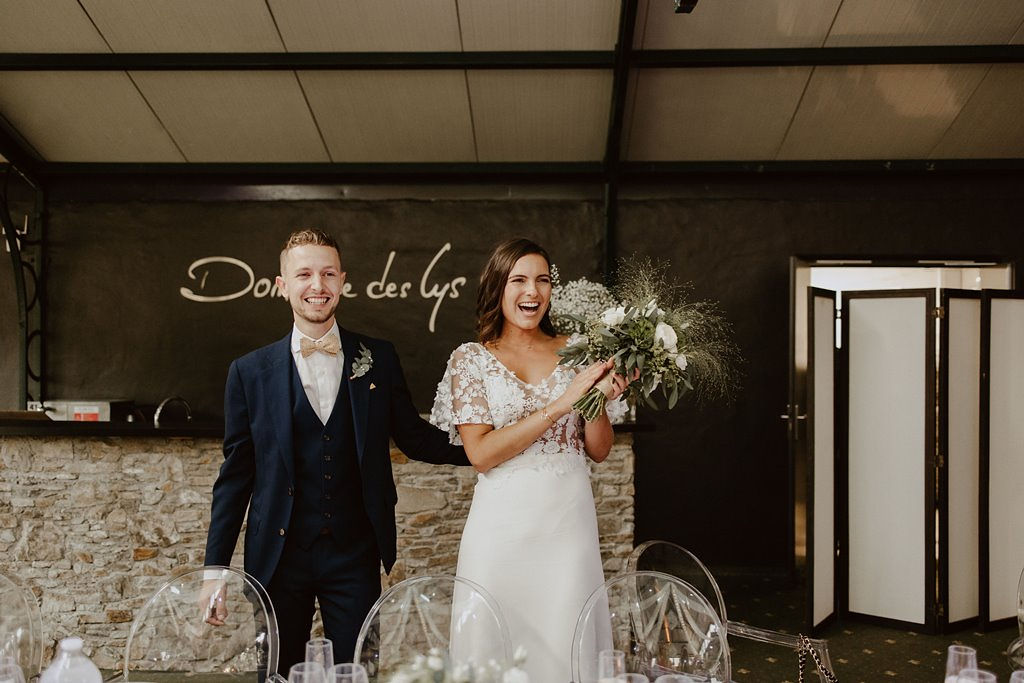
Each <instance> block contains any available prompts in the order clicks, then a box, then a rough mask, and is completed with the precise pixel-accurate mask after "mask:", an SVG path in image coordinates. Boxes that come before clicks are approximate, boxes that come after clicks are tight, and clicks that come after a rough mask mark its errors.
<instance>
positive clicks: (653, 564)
mask: <svg viewBox="0 0 1024 683" xmlns="http://www.w3.org/2000/svg"><path fill="white" fill-rule="evenodd" d="M626 566H627V568H630V569H634V568H635V569H648V570H652V571H660V572H665V573H666V574H671V575H672V576H678V577H679V578H682V579H684V580H686V581H687V582H690V583H693V585H694V586H696V587H698V589H701V590H702V592H704V591H705V590H706V591H707V592H706V593H705V595H709V594H713V595H714V596H715V598H716V599H717V601H718V605H719V616H720V617H721V619H722V621H723V622H724V623H725V624H726V630H727V632H728V635H729V637H730V638H732V645H733V649H736V647H737V646H738V643H737V642H736V641H737V639H739V638H744V639H747V640H752V641H757V642H760V643H765V644H769V645H775V646H780V647H784V648H787V649H789V650H793V651H794V652H797V651H799V650H800V649H801V648H802V647H803V644H802V643H801V641H800V637H799V636H795V635H791V634H789V633H782V632H781V631H774V630H771V629H766V628H761V627H759V626H752V625H750V624H744V623H742V622H739V621H732V620H728V619H727V617H726V610H725V599H724V598H723V596H722V592H721V590H720V589H719V587H718V582H717V581H716V580H715V577H714V576H713V575H712V574H711V571H710V570H709V569H708V568H707V566H706V565H705V564H704V563H703V562H701V561H700V560H699V559H698V558H697V556H696V555H694V554H693V553H691V552H690V551H689V550H687V549H686V548H683V547H682V546H679V545H676V544H675V543H670V542H668V541H657V540H654V541H647V542H645V543H642V544H640V545H638V546H637V547H636V548H635V549H634V550H633V552H632V553H631V554H630V556H629V558H628V559H627V560H626ZM808 644H809V645H810V647H811V649H812V650H813V651H814V654H815V655H816V656H817V658H818V660H819V661H820V662H821V663H822V665H824V666H825V667H827V668H828V669H829V670H831V669H832V661H831V658H830V657H829V653H828V641H827V640H821V639H818V638H809V639H808ZM819 675H822V676H823V674H820V672H819Z"/></svg>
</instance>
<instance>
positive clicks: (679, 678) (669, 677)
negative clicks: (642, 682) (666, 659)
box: [654, 674, 694, 683]
mask: <svg viewBox="0 0 1024 683" xmlns="http://www.w3.org/2000/svg"><path fill="white" fill-rule="evenodd" d="M654 683H694V680H693V679H692V678H690V677H689V676H684V675H683V674H662V675H661V676H658V677H657V678H655V679H654Z"/></svg>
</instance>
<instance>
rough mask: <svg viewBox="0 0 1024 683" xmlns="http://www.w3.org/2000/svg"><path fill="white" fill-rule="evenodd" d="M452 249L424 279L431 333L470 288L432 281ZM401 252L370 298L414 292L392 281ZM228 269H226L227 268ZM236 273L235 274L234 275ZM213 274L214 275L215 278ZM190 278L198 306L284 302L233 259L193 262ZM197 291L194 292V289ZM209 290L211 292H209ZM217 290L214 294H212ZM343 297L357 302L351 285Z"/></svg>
mask: <svg viewBox="0 0 1024 683" xmlns="http://www.w3.org/2000/svg"><path fill="white" fill-rule="evenodd" d="M451 249H452V245H451V243H450V242H446V243H445V244H444V246H442V247H441V248H440V249H439V250H438V251H437V253H436V254H434V257H433V258H432V259H431V260H430V264H429V265H428V266H427V268H426V269H425V270H424V271H423V275H422V277H421V278H420V287H419V294H420V296H421V297H423V298H424V299H428V300H430V299H433V300H434V305H433V307H432V308H431V311H430V319H429V321H428V322H427V329H429V330H430V331H431V332H434V331H435V324H436V322H437V314H438V310H439V309H440V307H441V303H442V302H443V301H445V300H446V299H457V298H459V288H460V287H462V286H463V285H465V284H466V278H465V277H462V276H458V277H455V278H452V279H451V280H449V281H448V282H435V281H433V280H432V279H431V275H432V274H433V271H434V268H435V267H436V266H437V264H438V262H439V261H440V260H441V258H442V257H443V256H444V255H445V254H446V253H448V252H449V251H451ZM397 258H398V252H396V251H392V252H390V253H389V254H388V258H387V262H386V263H385V264H384V270H383V272H382V274H381V276H380V278H379V279H376V280H373V281H371V282H370V283H369V284H367V285H366V288H365V290H364V291H365V293H366V296H367V298H369V299H373V300H380V299H383V300H385V301H386V300H391V299H406V298H408V297H409V292H410V291H411V290H412V287H413V283H412V281H408V280H405V281H403V280H400V279H392V269H393V268H394V267H395V262H396V259H397ZM225 267H226V268H225ZM232 271H234V272H233V273H232ZM211 273H212V274H211ZM186 275H187V276H188V279H189V280H192V281H193V285H192V287H181V288H179V290H178V291H179V293H180V294H181V296H182V297H184V298H186V299H188V300H189V301H195V302H198V303H222V302H225V301H233V300H235V299H239V298H241V297H244V296H247V295H250V294H251V296H252V297H253V298H255V299H274V298H278V297H280V298H283V297H284V295H283V294H282V293H281V291H280V290H279V289H278V288H277V285H276V284H275V283H274V281H273V280H272V279H271V278H268V277H260V278H257V277H256V273H255V272H254V271H253V269H252V267H251V266H250V265H249V264H248V263H246V262H245V261H242V260H241V259H237V258H234V257H232V256H206V257H204V258H201V259H197V260H195V261H193V262H192V263H191V264H190V265H189V267H188V269H187V271H186ZM239 281H240V282H241V283H242V285H241V286H240V287H234V288H233V289H230V290H229V291H223V290H221V291H217V290H216V288H217V287H225V288H226V285H225V284H224V283H225V282H229V283H230V282H239ZM193 287H194V289H193ZM208 288H209V289H208ZM210 290H213V291H210ZM341 295H342V296H343V297H345V298H346V299H355V298H357V297H358V296H359V295H358V294H357V292H356V290H355V288H354V286H353V285H352V283H351V282H349V281H346V282H345V284H344V285H343V286H342V290H341Z"/></svg>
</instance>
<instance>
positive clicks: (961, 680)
mask: <svg viewBox="0 0 1024 683" xmlns="http://www.w3.org/2000/svg"><path fill="white" fill-rule="evenodd" d="M956 680H957V683H996V675H995V674H994V673H992V672H991V671H982V670H981V669H964V670H963V671H961V672H960V673H959V674H957V677H956Z"/></svg>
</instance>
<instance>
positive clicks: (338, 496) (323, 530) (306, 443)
mask: <svg viewBox="0 0 1024 683" xmlns="http://www.w3.org/2000/svg"><path fill="white" fill-rule="evenodd" d="M292 443H293V448H294V456H295V487H294V497H295V502H294V504H293V508H292V518H291V519H292V521H291V529H290V535H291V538H292V540H293V541H295V542H297V543H298V544H299V545H300V546H301V547H303V548H308V547H309V546H310V545H312V543H313V541H314V540H316V538H317V536H320V535H322V534H330V535H331V536H332V537H333V538H334V540H335V541H336V542H338V543H339V544H340V545H342V547H345V548H346V549H349V550H350V551H351V552H353V553H358V552H362V551H364V550H365V548H364V546H366V545H367V544H373V545H374V546H375V545H376V542H375V541H374V533H373V527H372V525H371V524H370V519H369V517H368V516H367V514H366V507H365V505H364V503H363V486H362V477H361V475H360V471H359V460H358V456H357V454H356V439H355V431H354V430H353V427H352V406H351V403H350V401H349V393H348V382H346V381H345V380H344V378H343V379H342V381H341V387H340V389H339V390H338V397H337V399H336V400H335V402H334V409H333V411H332V412H331V415H330V417H329V418H328V419H327V424H323V423H321V422H320V418H319V417H317V414H316V412H314V410H313V408H312V406H310V405H309V399H308V398H306V392H305V390H304V389H303V388H302V381H301V379H300V378H299V373H298V371H297V370H296V369H295V368H294V366H293V367H292Z"/></svg>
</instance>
